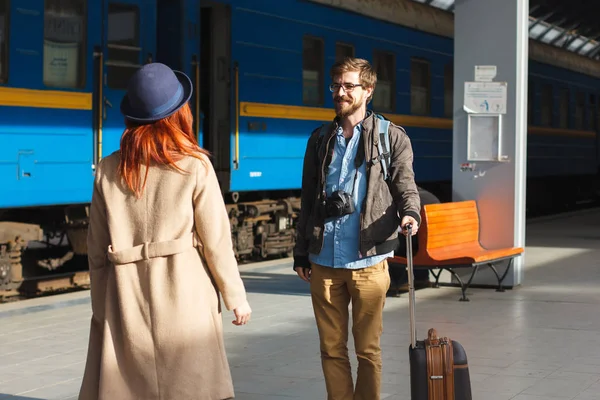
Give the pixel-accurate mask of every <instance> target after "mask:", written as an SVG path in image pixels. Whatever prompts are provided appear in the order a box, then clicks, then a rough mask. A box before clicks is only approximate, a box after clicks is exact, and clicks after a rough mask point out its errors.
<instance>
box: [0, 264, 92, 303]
mask: <svg viewBox="0 0 600 400" xmlns="http://www.w3.org/2000/svg"><path fill="white" fill-rule="evenodd" d="M89 287H90V274H89V272H88V271H75V272H65V273H60V274H52V275H47V276H36V277H32V278H27V279H25V280H24V281H23V283H22V284H21V286H20V287H19V289H15V290H0V304H2V303H10V302H15V301H19V300H25V299H30V298H35V297H42V296H50V295H55V294H59V293H66V292H70V291H75V290H83V289H89Z"/></svg>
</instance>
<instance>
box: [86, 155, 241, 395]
mask: <svg viewBox="0 0 600 400" xmlns="http://www.w3.org/2000/svg"><path fill="white" fill-rule="evenodd" d="M204 161H205V164H203V163H202V162H201V161H200V160H198V159H195V158H193V157H186V158H184V159H182V160H181V161H179V163H178V165H179V166H180V167H181V168H182V169H184V170H185V171H187V172H188V173H187V174H184V173H181V172H178V171H176V170H175V169H173V168H167V167H159V166H152V167H150V169H149V174H148V180H147V184H146V188H145V190H144V192H143V195H142V197H141V198H140V199H136V198H135V197H134V196H133V195H132V194H131V193H130V192H129V191H128V190H127V189H126V188H125V187H124V185H122V184H121V183H120V179H118V177H117V165H118V162H119V153H113V154H112V155H110V156H109V157H106V158H104V159H103V160H102V162H101V163H100V164H99V166H98V171H97V173H96V178H95V182H94V191H93V197H92V204H91V209H90V225H89V231H88V242H87V243H88V255H89V266H90V278H91V298H92V319H91V329H90V339H89V349H88V355H87V363H86V367H85V372H84V376H83V382H82V386H81V391H80V394H79V399H80V400H92V399H93V400H113V399H114V400H116V399H123V400H125V399H145V400H153V399H157V400H158V399H190V400H192V399H198V400H221V399H226V398H231V397H233V395H234V391H233V385H232V379H231V375H230V370H229V366H228V362H227V357H226V354H225V347H224V345H223V336H222V316H221V309H220V299H219V294H218V292H220V293H221V294H222V296H223V300H224V304H225V306H226V308H227V309H228V310H231V309H233V308H235V307H237V306H239V305H241V304H242V303H243V302H244V301H245V299H246V293H245V289H244V285H243V282H242V280H241V278H240V274H239V271H238V266H237V262H236V260H235V257H234V254H233V250H232V249H233V247H232V242H231V232H230V225H229V219H228V217H227V213H226V211H225V205H224V202H223V198H222V195H221V191H220V189H219V184H218V182H217V178H216V175H215V172H214V170H213V168H212V165H211V164H210V161H209V160H208V159H207V158H204ZM144 173H145V170H144V169H142V176H144Z"/></svg>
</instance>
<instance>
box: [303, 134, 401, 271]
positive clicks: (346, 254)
mask: <svg viewBox="0 0 600 400" xmlns="http://www.w3.org/2000/svg"><path fill="white" fill-rule="evenodd" d="M361 133H362V124H358V125H356V126H355V127H354V132H353V134H352V138H351V139H350V141H349V142H348V144H346V139H345V138H344V132H343V130H342V128H341V127H340V128H338V130H337V131H336V134H335V146H334V150H333V157H332V159H331V164H330V165H329V172H328V174H327V182H326V187H325V188H326V193H327V196H330V195H331V194H332V193H333V192H335V191H336V190H340V189H342V190H344V191H345V192H347V193H352V184H353V183H354V174H355V173H356V174H358V176H357V177H356V184H355V187H354V193H353V196H352V198H353V201H354V208H355V210H356V211H355V212H354V213H352V214H350V215H344V216H343V217H337V218H327V219H325V229H324V232H323V249H322V250H321V253H320V254H309V260H310V261H311V262H313V263H315V264H319V265H323V266H327V267H334V268H348V269H358V268H366V267H370V266H371V265H375V264H377V263H380V262H381V261H383V260H385V259H386V258H388V257H393V256H394V252H393V251H392V252H390V253H388V254H382V255H377V256H371V257H363V256H362V255H361V254H360V252H359V248H360V247H359V240H360V212H361V206H362V203H363V199H364V198H365V196H366V194H367V176H366V164H365V162H364V161H363V163H362V165H361V166H360V168H359V169H358V171H357V170H356V169H355V167H354V157H355V156H356V151H357V149H358V144H359V141H360V140H362V139H361Z"/></svg>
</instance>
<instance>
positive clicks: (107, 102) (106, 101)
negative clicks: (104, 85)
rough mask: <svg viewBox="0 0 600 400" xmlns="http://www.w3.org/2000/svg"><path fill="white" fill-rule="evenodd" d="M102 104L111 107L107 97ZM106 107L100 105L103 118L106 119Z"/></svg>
mask: <svg viewBox="0 0 600 400" xmlns="http://www.w3.org/2000/svg"><path fill="white" fill-rule="evenodd" d="M104 105H105V106H106V107H110V108H112V103H111V102H110V101H108V99H107V98H106V97H105V98H104ZM106 107H102V111H103V112H104V115H103V118H104V119H106Z"/></svg>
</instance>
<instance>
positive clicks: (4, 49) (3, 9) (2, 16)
mask: <svg viewBox="0 0 600 400" xmlns="http://www.w3.org/2000/svg"><path fill="white" fill-rule="evenodd" d="M9 16H10V3H9V0H0V82H2V83H6V81H7V80H8V26H9V23H10V20H9V19H10V18H9Z"/></svg>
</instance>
